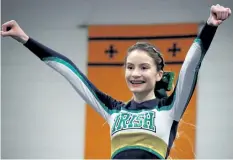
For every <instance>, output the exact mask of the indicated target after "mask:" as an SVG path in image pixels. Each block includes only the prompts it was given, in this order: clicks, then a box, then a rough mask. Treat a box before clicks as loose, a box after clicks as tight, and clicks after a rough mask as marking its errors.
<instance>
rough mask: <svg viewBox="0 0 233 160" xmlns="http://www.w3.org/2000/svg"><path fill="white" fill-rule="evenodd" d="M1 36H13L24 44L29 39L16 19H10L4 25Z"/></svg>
mask: <svg viewBox="0 0 233 160" xmlns="http://www.w3.org/2000/svg"><path fill="white" fill-rule="evenodd" d="M1 36H3V37H7V36H9V37H12V38H14V39H15V40H17V41H19V42H21V43H23V44H24V43H26V42H27V41H28V39H29V36H28V35H27V34H26V33H25V32H24V31H23V30H22V29H21V28H20V26H19V25H18V23H17V22H16V21H15V20H11V21H8V22H6V23H4V24H3V25H2V30H1Z"/></svg>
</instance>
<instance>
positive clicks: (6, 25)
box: [2, 20, 15, 31]
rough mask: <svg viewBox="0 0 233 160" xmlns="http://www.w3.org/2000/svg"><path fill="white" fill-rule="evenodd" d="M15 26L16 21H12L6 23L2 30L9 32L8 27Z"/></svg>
mask: <svg viewBox="0 0 233 160" xmlns="http://www.w3.org/2000/svg"><path fill="white" fill-rule="evenodd" d="M14 24H15V21H14V20H11V21H8V22H6V23H4V24H3V25H2V30H3V31H7V29H9V28H8V27H11V28H12V27H13V26H14Z"/></svg>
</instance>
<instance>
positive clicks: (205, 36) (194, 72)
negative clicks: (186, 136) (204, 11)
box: [168, 5, 231, 121]
mask: <svg viewBox="0 0 233 160" xmlns="http://www.w3.org/2000/svg"><path fill="white" fill-rule="evenodd" d="M230 14H231V10H230V9H229V8H224V7H222V6H219V5H216V6H212V7H211V10H210V17H209V19H208V21H207V22H206V24H205V25H204V27H203V28H202V31H201V32H200V34H199V35H198V37H197V38H196V39H195V40H194V42H193V44H192V45H191V47H190V49H189V51H188V53H187V56H186V58H185V61H184V63H183V65H182V67H181V70H180V73H179V77H178V80H177V84H176V86H175V89H174V92H173V94H172V95H171V96H170V97H169V101H168V102H169V103H170V105H171V107H172V117H173V118H174V120H176V121H179V120H180V119H181V117H182V115H183V113H184V112H185V110H186V107H187V106H188V103H189V101H190V99H191V97H192V95H193V92H194V89H195V86H196V82H197V77H198V72H199V69H200V67H201V63H202V61H203V58H204V56H205V54H206V52H207V51H208V49H209V47H210V44H211V42H212V40H213V38H214V35H215V33H216V30H217V27H218V26H219V25H220V24H221V23H222V22H223V21H224V20H226V19H227V18H228V17H229V16H230Z"/></svg>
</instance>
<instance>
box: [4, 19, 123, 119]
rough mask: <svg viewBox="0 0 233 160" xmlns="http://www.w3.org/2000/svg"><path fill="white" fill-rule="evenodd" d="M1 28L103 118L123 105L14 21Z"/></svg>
mask: <svg viewBox="0 0 233 160" xmlns="http://www.w3.org/2000/svg"><path fill="white" fill-rule="evenodd" d="M2 28H3V31H1V35H2V36H11V37H12V38H14V39H16V40H17V41H19V42H21V43H23V44H24V46H25V47H27V48H28V49H29V50H30V51H31V52H32V53H34V54H35V55H36V56H37V57H38V58H40V59H41V60H42V61H43V62H45V63H46V64H47V65H49V66H50V67H51V68H53V69H54V70H56V71H57V72H59V73H60V74H61V75H62V76H64V77H65V78H66V79H67V80H68V81H69V83H70V84H71V85H72V87H73V88H74V89H75V90H76V91H77V93H78V94H79V95H80V96H81V97H82V98H83V99H84V100H85V101H86V102H87V103H88V104H89V105H90V106H92V107H93V108H94V109H95V110H96V111H97V112H98V113H99V114H100V115H101V116H102V117H103V118H104V119H106V120H108V117H109V116H110V115H111V113H112V111H113V110H117V109H118V108H120V106H121V105H123V103H122V102H120V101H117V100H115V99H113V98H112V97H110V96H108V95H106V94H105V93H103V92H101V91H100V90H98V89H97V88H96V87H95V86H94V85H93V84H92V83H91V82H90V81H89V80H88V79H87V77H86V76H85V75H84V74H83V73H82V72H81V71H80V70H79V69H78V68H77V67H76V65H75V64H74V63H73V62H72V61H71V60H69V59H68V58H67V57H65V56H64V55H62V54H60V53H58V52H56V51H54V50H52V49H50V48H48V47H46V46H45V45H43V44H41V43H39V42H38V41H36V40H34V39H32V38H30V37H28V36H27V35H26V34H25V33H24V32H23V30H22V29H21V28H20V27H19V25H18V24H17V23H16V22H15V21H9V22H7V23H5V24H3V26H2Z"/></svg>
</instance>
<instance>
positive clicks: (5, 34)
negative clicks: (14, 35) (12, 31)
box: [1, 31, 9, 37]
mask: <svg viewBox="0 0 233 160" xmlns="http://www.w3.org/2000/svg"><path fill="white" fill-rule="evenodd" d="M8 35H9V33H8V32H4V31H1V36H3V37H5V36H8Z"/></svg>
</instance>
